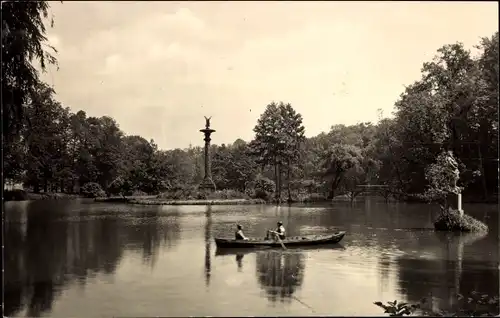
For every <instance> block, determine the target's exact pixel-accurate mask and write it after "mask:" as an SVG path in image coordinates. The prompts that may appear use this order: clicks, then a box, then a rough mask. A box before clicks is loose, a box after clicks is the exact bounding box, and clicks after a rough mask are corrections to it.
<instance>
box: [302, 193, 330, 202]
mask: <svg viewBox="0 0 500 318" xmlns="http://www.w3.org/2000/svg"><path fill="white" fill-rule="evenodd" d="M297 199H298V201H299V202H304V203H312V202H325V201H330V200H328V199H327V197H326V196H325V195H324V194H321V193H311V194H303V195H299V196H298V198H297Z"/></svg>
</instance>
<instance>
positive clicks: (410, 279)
mask: <svg viewBox="0 0 500 318" xmlns="http://www.w3.org/2000/svg"><path fill="white" fill-rule="evenodd" d="M438 235H440V234H438ZM481 238H482V237H481V236H478V235H475V234H468V235H458V236H457V235H454V236H450V235H447V236H442V237H441V238H440V240H441V241H442V242H443V245H441V250H440V252H441V255H440V257H434V258H431V259H415V258H409V257H401V258H399V259H398V260H397V265H398V267H399V272H400V273H399V286H400V288H401V290H402V291H403V292H404V293H405V294H406V295H407V298H408V301H410V302H419V301H420V300H421V299H422V298H424V297H429V296H432V300H433V302H432V309H433V310H439V309H443V310H448V311H454V310H456V309H457V308H456V306H457V299H456V295H457V294H462V295H465V296H467V295H470V293H471V292H473V291H478V292H481V293H486V294H489V295H490V296H496V295H498V293H499V292H498V290H499V282H498V279H499V275H498V262H492V261H488V260H472V259H467V258H463V253H464V247H466V246H467V245H471V244H472V243H473V242H475V241H476V240H480V239H481ZM436 253H437V252H436Z"/></svg>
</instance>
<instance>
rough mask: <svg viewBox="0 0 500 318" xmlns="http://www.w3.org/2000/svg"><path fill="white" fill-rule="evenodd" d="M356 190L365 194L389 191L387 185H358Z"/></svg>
mask: <svg viewBox="0 0 500 318" xmlns="http://www.w3.org/2000/svg"><path fill="white" fill-rule="evenodd" d="M356 189H357V190H364V191H366V192H369V191H381V190H386V191H387V190H389V186H388V185H384V184H360V185H358V186H356Z"/></svg>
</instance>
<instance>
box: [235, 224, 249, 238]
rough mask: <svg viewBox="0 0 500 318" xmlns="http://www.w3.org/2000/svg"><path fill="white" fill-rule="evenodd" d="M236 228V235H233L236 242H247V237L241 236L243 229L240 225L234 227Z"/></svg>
mask: <svg viewBox="0 0 500 318" xmlns="http://www.w3.org/2000/svg"><path fill="white" fill-rule="evenodd" d="M236 228H237V229H238V230H237V231H236V233H234V236H235V239H237V240H248V237H246V236H245V234H243V227H242V226H241V225H240V224H238V225H237V226H236Z"/></svg>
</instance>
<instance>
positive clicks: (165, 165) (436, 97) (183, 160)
mask: <svg viewBox="0 0 500 318" xmlns="http://www.w3.org/2000/svg"><path fill="white" fill-rule="evenodd" d="M47 16H48V4H47V2H43V1H42V2H16V3H14V2H6V3H2V24H3V34H2V46H3V50H2V92H3V94H2V103H3V108H4V117H3V133H4V143H3V145H4V177H6V178H8V179H11V180H15V181H19V182H23V183H24V184H25V186H26V187H29V188H31V189H33V190H34V191H35V192H38V191H42V190H44V191H63V192H77V191H79V190H78V189H79V188H81V187H82V186H83V185H85V184H86V183H96V184H98V185H100V186H101V187H102V188H103V189H104V190H105V191H107V192H108V193H112V194H118V193H121V194H125V193H133V192H134V191H135V192H141V193H148V194H153V193H160V192H162V191H167V190H169V189H170V190H172V189H178V188H182V187H187V186H193V185H197V184H198V183H199V182H200V181H201V180H202V178H203V174H204V171H203V169H204V165H203V149H202V148H200V147H189V148H187V149H173V150H161V149H159V148H158V146H157V145H156V144H155V142H154V141H153V140H149V141H148V140H146V139H144V138H142V137H141V136H128V135H126V134H125V133H124V132H123V131H121V129H120V127H119V125H118V123H117V122H116V121H115V120H114V119H113V118H110V117H107V116H103V117H99V118H97V117H89V116H87V114H86V113H85V112H84V111H81V110H80V111H76V112H72V111H71V110H70V109H69V108H67V107H65V106H64V105H62V104H61V103H60V102H58V101H57V100H56V94H55V92H54V90H53V89H52V88H51V87H49V86H48V85H46V84H44V83H42V82H41V81H40V80H39V78H38V72H37V71H36V68H35V67H34V65H33V63H35V62H36V61H38V62H39V63H40V64H41V66H42V67H41V69H42V70H43V69H44V67H45V65H46V64H47V63H49V64H50V63H53V64H54V63H55V62H56V61H55V58H54V57H53V56H52V55H50V54H49V52H47V51H46V50H45V49H44V47H46V41H47V39H46V36H45V27H44V25H43V19H44V18H45V17H47ZM477 48H478V50H479V54H478V55H477V56H473V55H472V54H471V52H470V51H469V50H467V49H466V48H465V47H464V46H463V45H462V44H461V43H455V44H449V45H444V46H443V47H442V48H440V49H439V50H438V51H437V52H436V55H435V57H434V59H432V60H431V61H429V62H427V63H424V64H423V66H422V76H421V78H420V79H418V80H417V81H415V82H414V83H413V84H411V85H409V86H407V87H406V88H405V90H404V92H403V93H402V94H401V96H400V98H399V100H398V101H397V102H396V104H395V111H394V114H393V115H394V116H393V118H391V119H388V118H382V117H381V118H380V121H379V122H378V123H359V124H356V125H350V126H345V125H334V126H332V127H331V129H330V131H327V132H323V133H320V134H319V135H317V136H312V137H310V138H306V137H305V127H304V125H303V122H302V115H301V114H300V113H299V112H297V110H296V109H295V108H294V107H293V106H292V105H291V104H290V103H285V102H271V103H270V104H268V105H267V107H266V109H265V111H264V112H263V113H262V114H261V116H260V118H259V119H258V121H257V123H256V125H255V128H254V132H255V138H254V139H253V140H250V141H248V142H246V141H243V140H241V139H237V140H235V141H234V143H232V144H226V145H224V144H223V145H220V146H219V145H212V147H211V152H212V161H213V162H212V170H213V177H214V182H215V183H216V185H217V188H218V189H227V190H236V191H240V192H247V193H251V194H252V195H256V193H257V192H259V193H260V192H262V191H264V192H266V193H267V194H268V195H269V196H270V197H272V196H274V197H275V199H277V200H281V199H282V194H281V192H282V189H287V190H288V191H287V192H288V198H289V199H292V197H294V198H297V197H300V196H304V195H311V194H312V193H315V194H316V195H318V196H323V197H328V198H333V197H334V196H335V195H339V194H350V195H353V193H354V192H355V189H356V187H357V186H358V185H362V184H381V185H385V186H387V187H388V188H390V189H391V191H392V193H393V194H394V195H395V196H398V197H399V198H408V197H411V196H412V195H417V194H422V193H425V192H426V189H428V188H429V186H430V183H429V182H430V181H429V178H428V177H427V178H426V173H427V175H428V174H429V171H439V167H437V166H436V165H438V164H439V162H440V161H439V160H437V158H438V156H439V154H440V153H442V152H443V151H447V150H451V151H452V152H453V154H454V156H455V157H456V159H457V161H458V164H459V169H460V186H461V187H464V191H465V192H464V194H466V195H471V196H474V197H481V198H486V197H488V196H491V195H492V194H494V193H496V192H497V185H498V173H497V167H498V159H497V158H498V72H499V66H498V59H499V56H498V32H497V33H495V34H494V35H493V36H491V37H487V38H483V39H481V41H480V43H479V44H478V46H477ZM49 50H52V51H55V49H53V48H50V47H49ZM429 167H432V169H434V170H432V169H431V170H429Z"/></svg>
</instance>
